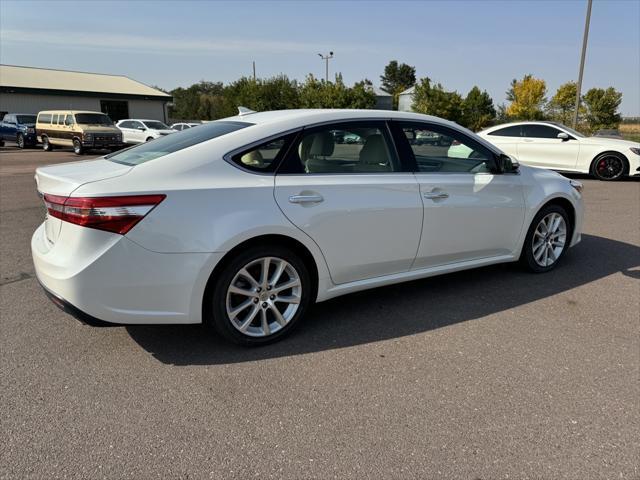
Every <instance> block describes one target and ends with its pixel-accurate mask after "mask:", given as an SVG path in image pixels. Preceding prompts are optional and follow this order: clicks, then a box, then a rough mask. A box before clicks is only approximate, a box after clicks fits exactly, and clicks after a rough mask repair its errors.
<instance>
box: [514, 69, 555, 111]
mask: <svg viewBox="0 0 640 480" xmlns="http://www.w3.org/2000/svg"><path fill="white" fill-rule="evenodd" d="M546 94H547V85H546V83H545V81H544V80H542V79H539V78H534V77H533V75H531V74H529V75H525V76H524V77H523V78H522V80H520V81H518V80H516V79H514V80H512V81H511V88H510V89H509V90H508V91H507V100H509V101H510V102H511V104H510V105H509V106H508V107H507V115H508V116H509V117H510V118H513V119H518V120H542V119H543V118H544V106H545V103H546V101H547V100H546Z"/></svg>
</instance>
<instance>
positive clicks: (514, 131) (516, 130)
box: [489, 125, 520, 137]
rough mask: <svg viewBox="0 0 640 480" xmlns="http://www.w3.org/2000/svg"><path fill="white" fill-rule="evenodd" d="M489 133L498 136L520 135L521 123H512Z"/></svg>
mask: <svg viewBox="0 0 640 480" xmlns="http://www.w3.org/2000/svg"><path fill="white" fill-rule="evenodd" d="M489 135H495V136H496V137H519V136H520V125H512V126H511V127H505V128H501V129H499V130H495V131H493V132H491V133H489Z"/></svg>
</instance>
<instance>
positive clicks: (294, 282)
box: [273, 278, 300, 293]
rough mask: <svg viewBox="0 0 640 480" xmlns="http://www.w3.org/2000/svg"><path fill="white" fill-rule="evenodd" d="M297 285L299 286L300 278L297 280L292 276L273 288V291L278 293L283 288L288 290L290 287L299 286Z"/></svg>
mask: <svg viewBox="0 0 640 480" xmlns="http://www.w3.org/2000/svg"><path fill="white" fill-rule="evenodd" d="M299 286H300V280H298V279H297V278H294V279H292V280H289V281H288V282H286V283H283V284H282V285H278V286H277V287H275V288H274V289H273V291H274V293H279V292H282V291H284V290H289V289H290V288H294V287H299Z"/></svg>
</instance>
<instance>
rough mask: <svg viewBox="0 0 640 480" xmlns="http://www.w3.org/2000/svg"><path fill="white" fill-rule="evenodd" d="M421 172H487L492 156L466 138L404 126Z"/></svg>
mask: <svg viewBox="0 0 640 480" xmlns="http://www.w3.org/2000/svg"><path fill="white" fill-rule="evenodd" d="M402 131H403V133H404V136H405V137H406V139H407V141H408V142H409V145H410V146H411V151H412V152H413V156H414V158H415V161H416V167H417V169H418V171H419V172H432V173H488V172H490V171H491V166H492V165H493V154H492V153H491V152H490V151H489V150H487V149H486V148H484V147H482V146H481V145H479V144H477V143H476V142H474V141H473V140H471V139H470V138H468V137H467V136H466V135H464V134H463V133H460V132H456V131H454V130H451V129H443V128H440V127H437V126H433V127H430V126H420V125H405V126H403V127H402Z"/></svg>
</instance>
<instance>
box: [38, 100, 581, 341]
mask: <svg viewBox="0 0 640 480" xmlns="http://www.w3.org/2000/svg"><path fill="white" fill-rule="evenodd" d="M420 130H421V131H430V132H434V133H438V134H440V135H443V136H446V137H447V138H448V139H454V140H456V141H458V142H459V143H461V144H464V145H466V146H467V147H469V148H471V149H472V151H473V152H474V153H472V154H471V155H469V157H468V158H464V159H461V158H448V157H447V156H446V148H440V147H439V148H432V147H428V148H427V147H422V146H415V145H411V144H410V143H409V142H408V141H407V139H408V138H409V135H407V132H415V131H420ZM337 131H341V132H342V135H335V134H334V132H337ZM341 136H342V137H344V138H349V137H357V138H359V139H361V144H358V145H349V146H348V147H349V148H336V145H335V141H336V140H335V139H336V138H338V137H341ZM35 179H36V184H37V188H38V191H39V192H40V194H41V195H42V198H43V201H44V204H45V206H46V208H47V212H48V213H47V215H46V217H45V218H44V221H43V223H42V224H41V225H40V226H39V227H38V229H37V230H36V232H35V233H34V235H33V238H32V240H31V251H32V255H33V261H34V265H35V273H36V275H37V278H38V280H39V281H40V283H41V284H42V285H43V287H44V288H45V290H46V291H47V292H48V294H49V296H51V298H52V299H53V300H54V302H55V303H56V305H58V306H59V307H61V308H63V309H64V310H66V311H67V312H69V313H71V314H72V315H76V316H78V317H79V318H81V319H83V320H84V321H86V322H89V323H98V324H99V323H100V322H99V321H102V322H103V323H104V322H108V323H121V324H152V323H162V324H169V323H205V324H208V325H211V326H213V327H214V328H215V329H216V331H217V332H218V333H219V334H220V335H221V336H223V337H225V338H227V339H229V340H231V341H234V342H238V343H241V344H244V345H259V344H263V343H268V342H271V341H274V340H277V339H279V338H282V337H283V336H284V335H286V334H287V333H288V332H290V331H291V329H292V328H293V327H295V325H296V324H297V323H299V321H300V320H301V319H302V317H303V316H304V315H305V312H306V311H307V309H308V307H309V306H310V304H311V303H313V302H316V301H318V302H319V301H324V300H328V299H330V298H333V297H337V296H339V295H344V294H347V293H351V292H356V291H359V290H364V289H367V288H373V287H380V286H383V285H389V284H392V283H399V282H402V281H408V280H416V279H418V278H425V277H430V276H433V275H438V274H443V273H449V272H455V271H459V270H463V269H469V268H473V267H480V266H485V265H490V264H496V263H504V262H512V261H518V260H519V261H520V262H521V263H522V264H523V265H524V266H525V267H526V268H528V269H529V270H531V271H533V272H547V271H549V270H551V269H553V268H554V267H555V266H556V265H557V264H558V262H562V258H563V256H564V255H565V252H566V251H567V249H568V248H569V247H571V246H573V245H576V244H577V243H578V242H579V241H580V238H581V231H582V220H583V201H582V194H581V191H582V184H581V183H580V182H578V181H576V180H569V179H567V178H565V177H563V176H562V175H559V174H557V173H555V172H550V171H547V170H543V169H539V168H529V167H526V166H522V167H519V166H518V165H517V164H516V163H515V162H514V161H512V159H511V158H509V157H508V156H507V155H505V154H504V153H503V152H501V151H500V150H499V149H498V148H496V147H495V146H493V145H491V144H490V143H489V142H487V141H486V140H485V139H483V138H480V137H478V136H477V135H475V134H474V133H472V132H470V131H468V130H466V129H463V128H461V127H459V126H458V125H456V124H455V123H452V122H448V121H446V120H442V119H439V118H436V117H429V116H426V115H420V114H416V113H407V112H393V111H388V110H378V111H376V110H283V111H279V112H259V113H256V112H253V113H252V112H247V111H246V110H243V111H241V114H240V115H238V116H236V117H232V118H227V119H224V120H219V121H215V122H211V123H207V124H206V125H202V126H201V127H198V128H191V129H188V130H186V131H182V132H178V133H175V134H174V135H168V136H166V137H164V138H160V139H158V140H154V141H153V142H148V143H143V144H141V145H137V146H135V147H132V148H129V149H126V150H123V151H121V152H118V153H115V154H112V155H107V156H106V157H103V158H100V159H96V160H91V161H88V162H81V163H76V164H72V165H68V164H66V165H50V166H44V167H39V168H38V169H37V170H36V174H35ZM579 262H580V259H579V258H577V257H576V258H574V265H575V264H577V263H579ZM499 274H501V275H510V272H509V271H507V270H501V271H499ZM565 274H566V273H565ZM495 276H496V274H495V271H494V272H492V274H491V275H489V276H488V277H487V278H483V279H482V280H483V281H477V282H475V283H477V284H478V292H479V293H483V292H484V293H486V292H487V291H488V290H487V285H488V283H490V282H492V281H493V280H494V278H493V277H495ZM556 278H557V277H556ZM547 281H554V278H553V277H551V278H550V279H548V280H547ZM536 282H537V283H540V282H544V281H543V280H536ZM387 293H388V291H381V292H380V293H379V295H383V296H384V295H385V294H387ZM503 294H504V295H506V296H508V295H509V294H510V292H509V290H508V289H506V290H505V291H504V292H503ZM458 301H460V298H458V297H454V296H453V295H452V296H451V302H452V304H453V303H455V302H458ZM336 334H337V333H336Z"/></svg>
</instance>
